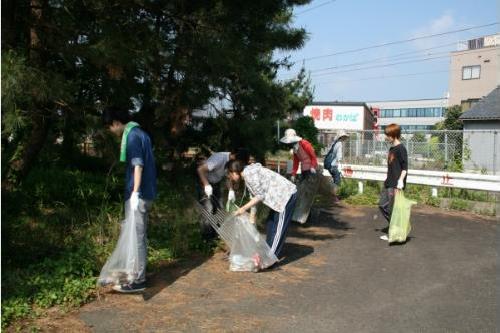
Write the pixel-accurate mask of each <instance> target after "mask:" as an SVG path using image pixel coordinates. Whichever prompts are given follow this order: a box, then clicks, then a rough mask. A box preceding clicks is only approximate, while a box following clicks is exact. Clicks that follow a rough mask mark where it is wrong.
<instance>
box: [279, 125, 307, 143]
mask: <svg viewBox="0 0 500 333" xmlns="http://www.w3.org/2000/svg"><path fill="white" fill-rule="evenodd" d="M300 140H302V138H301V137H300V136H298V135H297V133H296V132H295V130H294V129H293V128H289V129H287V130H286V131H285V136H284V137H282V138H281V139H280V142H281V143H286V144H288V143H295V142H299V141H300Z"/></svg>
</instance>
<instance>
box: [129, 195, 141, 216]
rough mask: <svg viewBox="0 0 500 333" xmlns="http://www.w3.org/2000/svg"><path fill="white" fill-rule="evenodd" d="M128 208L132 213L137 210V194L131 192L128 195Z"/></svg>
mask: <svg viewBox="0 0 500 333" xmlns="http://www.w3.org/2000/svg"><path fill="white" fill-rule="evenodd" d="M130 208H131V209H132V211H134V212H135V211H137V210H139V192H132V194H131V195H130Z"/></svg>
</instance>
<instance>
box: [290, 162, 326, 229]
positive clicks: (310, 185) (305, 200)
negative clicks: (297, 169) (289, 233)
mask: <svg viewBox="0 0 500 333" xmlns="http://www.w3.org/2000/svg"><path fill="white" fill-rule="evenodd" d="M320 172H323V169H321V170H318V171H317V172H316V173H315V174H314V173H310V174H308V175H307V176H305V177H303V178H302V179H301V180H300V181H299V183H298V184H297V203H296V204H295V209H294V210H293V216H292V221H295V222H299V223H302V224H304V223H306V221H307V218H308V217H309V213H310V211H311V207H312V204H313V202H314V196H315V195H316V193H317V192H318V188H319V181H320V175H319V173H320Z"/></svg>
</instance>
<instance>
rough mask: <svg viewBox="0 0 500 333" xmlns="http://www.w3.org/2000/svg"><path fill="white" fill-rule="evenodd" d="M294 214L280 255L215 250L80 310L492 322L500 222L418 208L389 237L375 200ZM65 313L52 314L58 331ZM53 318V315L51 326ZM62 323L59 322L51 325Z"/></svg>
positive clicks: (481, 325)
mask: <svg viewBox="0 0 500 333" xmlns="http://www.w3.org/2000/svg"><path fill="white" fill-rule="evenodd" d="M316 212H317V214H316V218H315V220H314V221H313V222H312V223H308V224H306V225H304V226H300V225H294V226H293V228H292V230H291V232H290V235H289V237H288V238H287V243H286V245H285V250H284V251H285V253H284V254H285V259H284V260H283V261H282V262H281V263H280V264H279V265H278V267H276V268H274V269H271V270H269V271H266V272H261V273H234V272H229V271H228V266H229V265H228V262H227V261H226V260H225V259H224V256H223V254H222V253H219V254H216V255H214V256H213V257H212V258H192V259H190V260H185V261H183V262H179V263H175V264H172V265H170V266H167V267H165V268H164V269H162V271H161V272H160V273H156V274H155V275H154V276H152V277H151V278H150V279H149V285H150V288H149V289H148V290H147V291H146V292H145V294H144V295H119V294H115V293H113V292H105V293H104V294H102V295H101V298H100V300H97V301H95V302H93V303H91V304H89V305H87V306H85V307H83V308H82V309H81V310H80V311H79V312H78V313H76V314H73V315H72V318H70V319H71V322H72V323H73V324H72V325H74V326H73V327H74V328H75V330H78V331H81V330H87V331H91V332H247V331H253V332H495V331H496V329H497V323H496V313H497V289H496V286H497V284H498V282H497V279H498V274H497V239H498V237H497V236H498V234H497V230H498V226H497V224H498V221H497V220H495V219H493V218H483V217H478V216H475V215H472V214H468V213H451V212H444V211H441V210H439V209H435V208H430V207H416V208H414V210H413V214H412V232H411V234H410V235H411V238H410V239H409V241H408V242H407V243H406V244H404V245H399V246H389V245H388V244H387V242H384V241H382V240H380V239H379V236H380V235H381V234H382V233H381V231H380V229H381V228H383V227H385V226H386V224H385V222H384V221H383V220H382V218H381V217H378V219H374V215H377V210H376V209H375V208H371V207H350V206H343V205H341V206H333V207H330V208H328V209H322V210H317V211H316ZM64 320H69V319H68V318H66V319H64V318H63V319H61V322H59V323H58V322H57V321H55V322H52V323H48V324H47V327H45V328H46V329H48V330H51V329H52V330H56V331H57V330H58V329H57V328H58V327H59V328H60V327H64V325H63V326H60V325H59V324H61V323H63V322H64ZM51 325H52V326H51ZM58 325H59V326H58Z"/></svg>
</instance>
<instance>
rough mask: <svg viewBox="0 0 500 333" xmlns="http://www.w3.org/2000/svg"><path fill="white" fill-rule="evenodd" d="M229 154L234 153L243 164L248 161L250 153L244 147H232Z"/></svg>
mask: <svg viewBox="0 0 500 333" xmlns="http://www.w3.org/2000/svg"><path fill="white" fill-rule="evenodd" d="M231 154H234V156H235V158H236V159H237V160H239V161H241V162H243V165H244V166H245V165H247V164H248V163H249V162H250V153H249V152H248V149H246V148H238V149H233V150H232V151H231Z"/></svg>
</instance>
